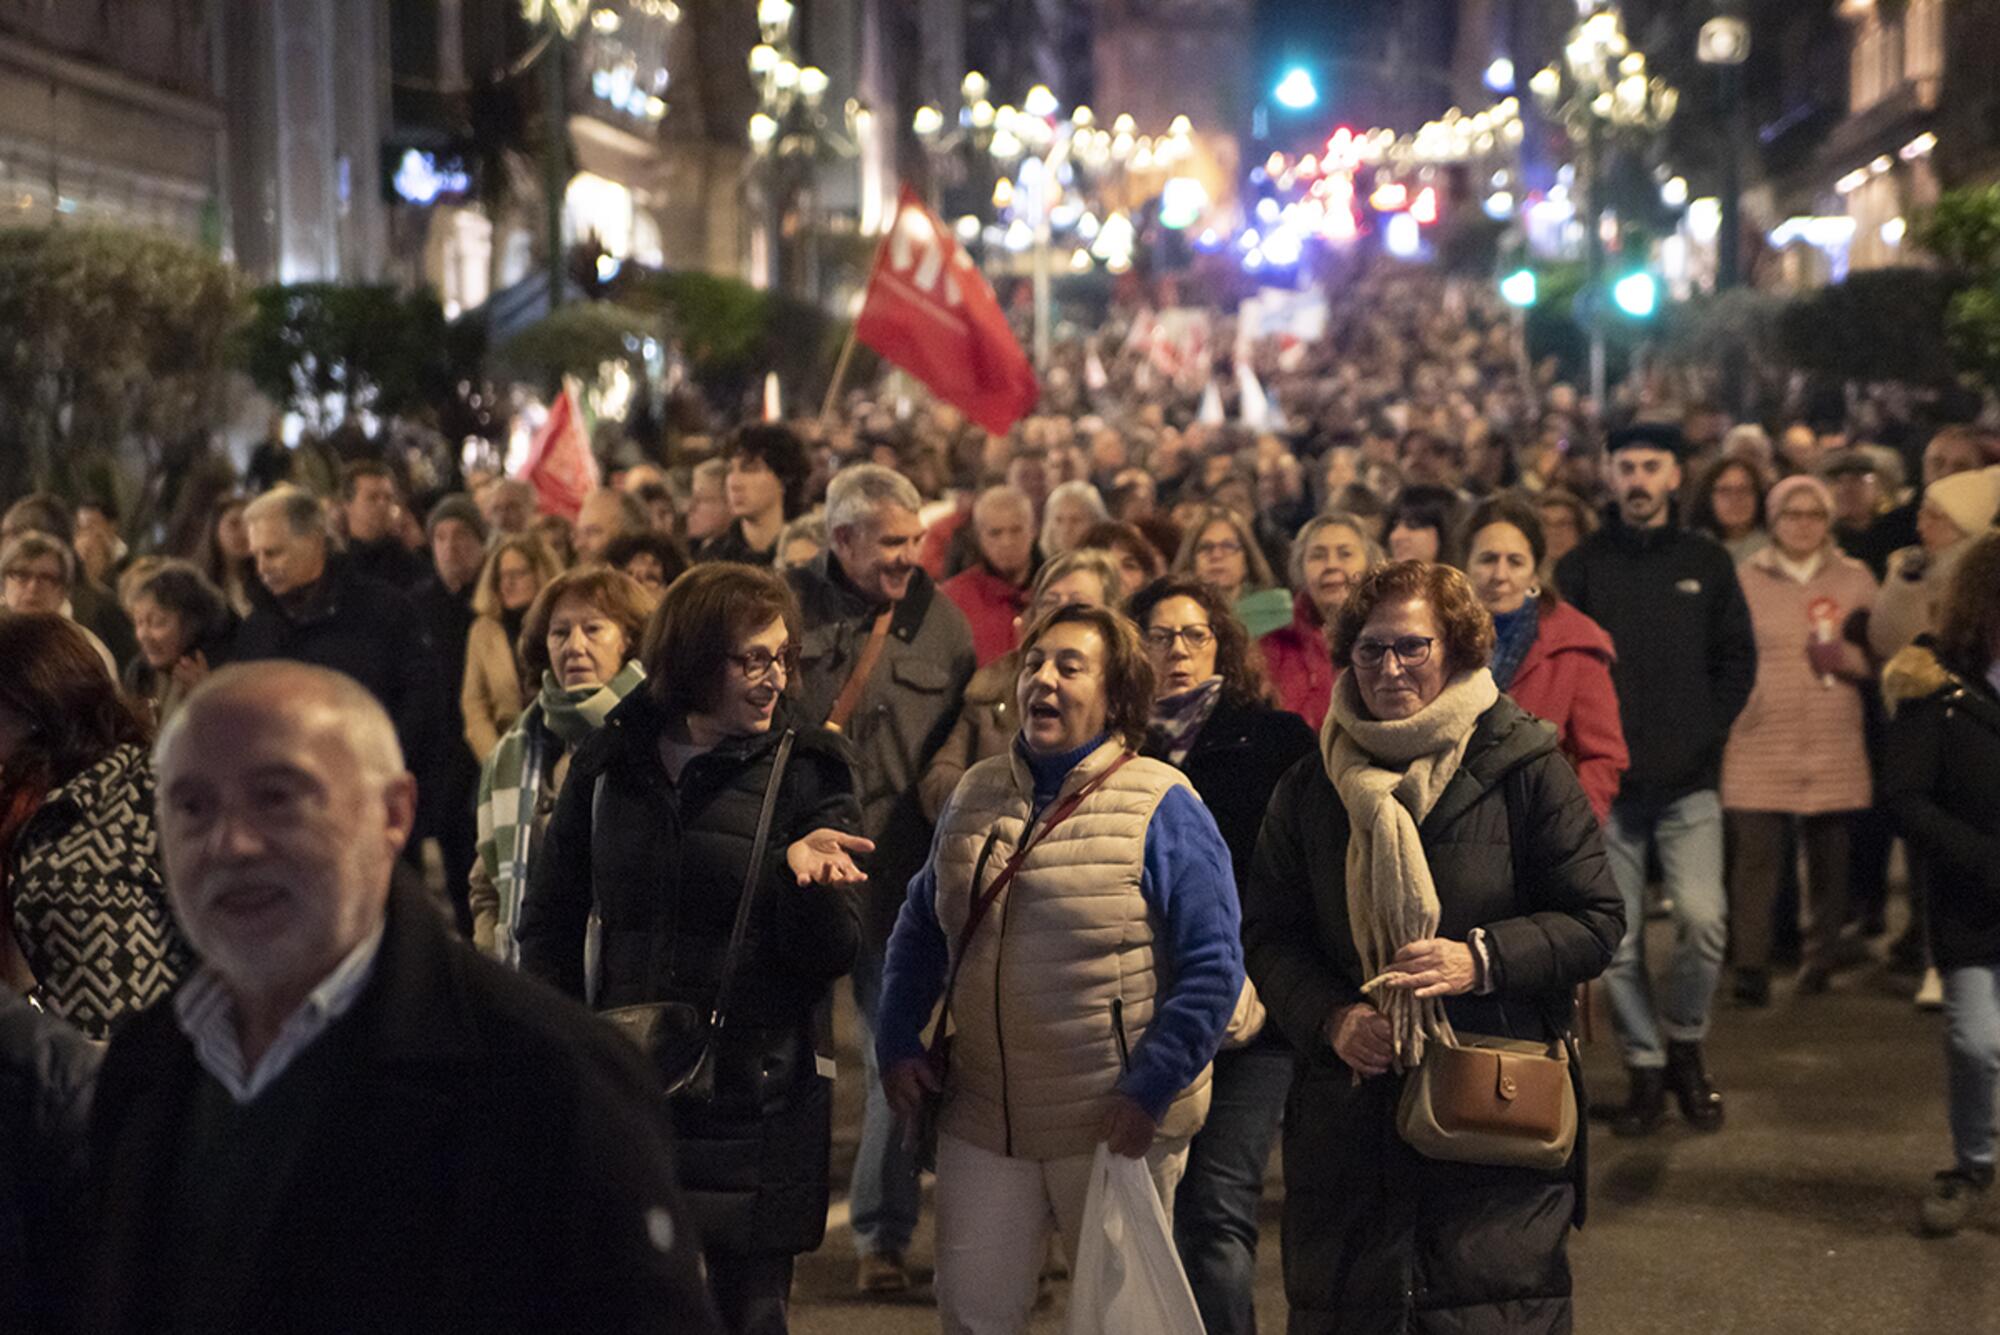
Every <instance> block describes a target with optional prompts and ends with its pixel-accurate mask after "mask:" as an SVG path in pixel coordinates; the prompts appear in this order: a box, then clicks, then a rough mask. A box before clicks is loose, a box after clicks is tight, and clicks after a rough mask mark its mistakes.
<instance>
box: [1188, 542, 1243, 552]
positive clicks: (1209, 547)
mask: <svg viewBox="0 0 2000 1335" xmlns="http://www.w3.org/2000/svg"><path fill="white" fill-rule="evenodd" d="M1194 554H1195V555H1196V556H1241V555H1242V554H1243V544H1242V543H1240V542H1230V541H1223V542H1204V543H1199V544H1197V545H1196V547H1195V549H1194Z"/></svg>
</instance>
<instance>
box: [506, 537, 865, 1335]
mask: <svg viewBox="0 0 2000 1335" xmlns="http://www.w3.org/2000/svg"><path fill="white" fill-rule="evenodd" d="M798 642H799V611H798V604H797V602H796V601H795V600H794V598H793V596H792V592H791V589H790V587H789V586H788V585H787V584H786V583H785V582H784V580H782V579H781V578H779V577H778V576H777V575H775V574H773V573H772V572H771V571H769V570H765V569H762V568H759V567H753V566H746V565H739V564H736V563H733V562H724V563H718V564H715V565H705V566H698V567H696V568H695V569H693V570H690V571H688V572H687V573H686V574H684V575H682V576H681V577H680V578H679V579H677V580H675V581H674V583H673V585H672V587H670V588H669V589H668V590H667V593H666V597H665V598H664V599H663V600H662V601H661V603H660V607H659V610H658V611H657V612H656V613H654V616H653V620H652V624H651V625H650V626H648V627H647V631H646V640H645V663H646V676H647V683H648V685H647V689H645V690H643V691H638V692H635V693H633V694H632V695H630V696H628V697H627V698H626V699H625V701H624V703H622V704H620V705H619V706H618V707H617V708H616V709H615V710H614V711H613V712H612V714H611V717H610V719H609V720H608V721H607V722H606V724H605V726H604V729H603V731H601V732H600V733H598V734H597V735H596V736H594V737H592V738H591V739H590V740H589V742H588V743H587V744H586V745H585V746H584V747H583V748H582V750H581V751H580V752H579V754H578V756H577V758H576V763H575V765H574V766H573V767H572V769H571V772H570V777H569V781H568V782H567V783H566V784H565V785H564V786H563V790H562V796H561V797H560V798H558V799H557V802H556V809H555V814H554V816H553V817H552V818H551V819H550V821H549V828H548V832H547V834H546V836H545V838H544V848H543V852H544V856H543V858H542V860H541V861H540V862H538V863H537V864H536V866H535V872H534V875H533V877H532V880H531V883H530V885H529V888H528V898H527V903H526V904H525V906H524V907H523V910H522V916H521V965H522V968H523V969H525V970H526V971H527V972H528V973H531V974H533V975H535V976H536V977H538V978H540V979H542V980H543V981H545V982H547V983H550V984H552V985H554V986H556V987H558V988H560V989H562V990H563V991H565V992H567V993H569V994H570V995H571V996H573V997H576V998H577V999H579V1000H589V1001H591V1002H592V1003H593V1004H594V1005H596V1006H597V1007H598V1008H599V1009H610V1008H613V1007H620V1006H641V1005H651V1004H655V1003H661V1002H678V1003H683V1004H685V1005H688V1006H691V1007H693V1008H694V1010H695V1012H696V1013H697V1014H701V1015H708V1014H710V1013H711V1012H713V1011H714V1010H715V1009H716V1008H717V1006H718V1005H719V1004H722V1003H721V1002H720V1001H719V1000H718V992H719V985H720V979H721V974H722V964H723V960H724V959H725V957H727V956H728V955H729V953H730V941H731V931H732V928H733V926H734V924H735V921H736V917H737V910H738V905H739V904H740V902H741V900H742V898H743V896H744V894H745V893H749V894H751V895H752V896H753V900H752V903H751V905H750V908H749V923H750V927H749V933H748V936H747V937H746V938H745V942H744V945H743V947H742V954H741V957H740V958H739V959H738V961H737V968H736V972H735V975H734V978H733V981H732V982H731V984H730V991H729V995H728V997H727V998H726V1012H727V1016H728V1023H727V1024H726V1025H725V1026H723V1027H721V1028H720V1029H718V1030H717V1031H716V1032H715V1034H714V1036H713V1037H712V1039H711V1043H712V1046H711V1048H710V1060H711V1063H712V1066H711V1069H712V1071H713V1074H714V1090H713V1093H712V1094H711V1095H709V1096H708V1097H705V1098H693V1097H689V1096H686V1095H682V1096H678V1097H675V1098H674V1099H672V1100H670V1101H669V1105H668V1106H669V1109H670V1111H671V1114H672V1117H673V1122H674V1136H675V1139H676V1140H677V1141H678V1143H679V1146H680V1153H679V1154H678V1155H677V1156H676V1158H677V1160H678V1162H679V1166H680V1181H681V1186H682V1188H683V1189H684V1191H685V1193H686V1197H687V1200H688V1202H689V1208H690V1211H691V1212H692V1216H693V1221H694V1225H695V1227H696V1228H697V1229H699V1230H700V1234H701V1239H702V1248H703V1254H704V1257H705V1259H706V1261H707V1271H708V1282H709V1288H710V1291H711V1293H712V1294H713V1296H714V1299H715V1305H716V1308H717V1310H718V1311H720V1312H721V1314H722V1319H723V1325H724V1327H725V1328H726V1329H728V1330H729V1331H731V1332H758V1333H759V1335H761V1333H762V1332H767V1331H782V1330H783V1329H784V1328H785V1312H786V1308H787V1305H788V1304H789V1302H790V1296H791V1287H792V1267H793V1262H794V1259H795V1258H796V1257H797V1256H798V1254H799V1253H801V1252H809V1251H812V1250H813V1249H814V1248H816V1247H818V1246H819V1244H820V1241H821V1239H822V1237H823V1236H824V1233H825V1230H826V1211H827V1202H828V1197H829V1190H830V1188H829V1182H830V1178H829V1169H828V1159H829V1154H830V1147H831V1145H832V1137H833V1099H832V1085H831V1084H830V1082H829V1080H828V1078H827V1077H826V1076H824V1075H822V1074H821V1071H822V1070H831V1069H832V1051H831V1048H830V1047H829V1046H827V1045H825V1044H824V1043H823V1042H822V1035H825V1034H828V1033H830V1032H831V1029H830V1027H829V1017H830V1011H829V1001H830V997H831V989H832V985H833V982H834V980H835V979H837V978H839V977H840V976H841V975H842V974H845V973H846V972H847V971H848V970H849V969H851V968H852V967H853V965H854V959H855V955H856V953H857V952H858V951H859V949H860V946H861V919H860V914H859V909H858V905H857V904H856V902H855V898H854V894H853V892H852V890H851V889H850V887H851V886H852V885H853V884H854V883H857V882H859V881H861V880H862V879H863V874H862V872H861V870H860V869H859V868H858V867H857V866H856V865H855V863H854V857H856V856H858V855H862V854H866V853H869V852H872V851H873V849H874V845H873V844H872V843H870V842H869V841H868V840H866V839H864V838H862V837H861V836H860V835H859V834H858V833H857V832H858V831H859V830H860V828H861V808H860V804H859V802H858V801H857V799H856V797H855V790H854V774H853V770H852V769H851V767H850V765H849V762H848V759H847V750H846V747H845V744H844V743H842V742H841V741H840V740H839V739H838V738H836V737H835V736H834V735H833V734H831V733H828V732H826V731H824V730H822V729H817V728H808V727H805V726H803V725H802V724H801V723H800V722H798V721H796V720H794V719H793V718H792V717H791V714H790V708H789V702H788V700H787V698H786V696H787V690H788V688H789V687H790V685H791V682H792V680H793V675H794V670H795V664H796V663H797V648H798ZM788 741H789V745H788ZM787 750H789V753H790V754H789V759H788V760H786V761H783V762H782V763H781V758H782V757H784V756H785V755H786V752H787ZM767 790H771V800H772V805H771V824H770V838H769V844H768V851H767V853H766V856H765V858H764V860H763V861H762V863H761V864H759V865H758V866H757V867H756V868H755V869H754V875H753V874H752V872H753V869H752V867H751V856H752V853H751V849H752V844H753V840H754V836H755V832H756V829H757V825H758V821H759V815H760V812H761V811H762V809H763V807H764V804H765V801H766V791H767ZM746 883H747V884H748V885H749V887H750V888H749V889H748V890H747V891H746V889H745V886H746ZM593 912H595V913H596V915H597V917H598V920H599V922H600V923H601V924H602V928H603V937H602V947H601V949H600V951H599V959H600V966H599V977H598V979H597V983H596V988H595V991H594V993H592V992H590V991H589V990H588V988H587V985H586V980H585V975H584V938H585V934H586V927H587V925H588V923H589V920H590V917H591V915H592V913H593Z"/></svg>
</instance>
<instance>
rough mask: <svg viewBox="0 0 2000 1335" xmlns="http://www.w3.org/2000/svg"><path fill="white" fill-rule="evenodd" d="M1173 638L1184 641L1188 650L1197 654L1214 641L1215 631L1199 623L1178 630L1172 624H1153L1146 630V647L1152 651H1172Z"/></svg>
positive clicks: (1168, 652) (1162, 652) (1160, 652)
mask: <svg viewBox="0 0 2000 1335" xmlns="http://www.w3.org/2000/svg"><path fill="white" fill-rule="evenodd" d="M1175 640H1183V641H1185V642H1186V643H1187V647H1188V649H1189V651H1190V652H1193V653H1197V654H1198V653H1200V652H1201V651H1202V650H1204V649H1206V648H1208V646H1209V645H1211V644H1213V643H1215V632H1214V631H1213V630H1211V629H1210V628H1209V627H1207V626H1200V625H1195V626H1182V627H1181V628H1180V629H1179V630H1175V629H1174V628H1173V627H1172V626H1155V627H1154V628H1153V629H1151V630H1149V631H1147V632H1146V647H1147V648H1148V649H1151V650H1152V651H1153V652H1154V653H1158V654H1170V653H1172V652H1173V651H1174V641H1175Z"/></svg>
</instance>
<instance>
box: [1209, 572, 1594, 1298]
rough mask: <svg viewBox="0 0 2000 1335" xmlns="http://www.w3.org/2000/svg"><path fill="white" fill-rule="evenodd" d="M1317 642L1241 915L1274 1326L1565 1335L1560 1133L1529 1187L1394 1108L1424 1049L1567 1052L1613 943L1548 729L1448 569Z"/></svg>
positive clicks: (1374, 599)
mask: <svg viewBox="0 0 2000 1335" xmlns="http://www.w3.org/2000/svg"><path fill="white" fill-rule="evenodd" d="M1332 646H1333V661H1334V663H1335V664H1336V665H1337V666H1338V667H1340V668H1341V669H1342V675H1341V678H1340V681H1339V683H1338V684H1337V685H1336V686H1335V687H1334V695H1333V706H1332V711H1331V713H1330V714H1329V715H1328V718H1327V724H1326V729H1325V731H1324V732H1323V733H1322V735H1321V740H1320V754H1319V756H1318V757H1317V758H1315V759H1314V760H1310V761H1307V762H1305V763H1302V764H1299V765H1295V766H1293V767H1292V769H1291V770H1290V771H1289V772H1287V773H1286V775H1285V777H1284V778H1283V779H1282V780H1280V781H1279V783H1278V788H1277V792H1276V793H1275V794H1274V795H1273V797H1272V799H1271V806H1270V811H1269V812H1268V814H1267V815H1266V816H1265V819H1264V827H1263V831H1262V833H1261V834H1260V836H1259V837H1258V841H1257V856H1256V861H1255V863H1254V865H1253V867H1252V869H1251V873H1250V883H1249V885H1248V886H1247V887H1246V889H1245V891H1244V896H1243V941H1244V949H1245V956H1246V959H1247V961H1248V964H1249V970H1250V977H1251V980H1252V981H1253V982H1254V983H1255V984H1256V985H1257V991H1258V993H1259V995H1260V996H1261V997H1262V998H1263V1000H1264V1003H1265V1005H1266V1006H1267V1007H1268V1008H1269V1014H1270V1022H1271V1023H1274V1024H1276V1025H1277V1026H1278V1028H1279V1029H1280V1030H1282V1031H1283V1033H1284V1035H1285V1037H1286V1038H1287V1039H1288V1040H1289V1041H1290V1043H1291V1044H1292V1047H1293V1049H1294V1050H1295V1051H1296V1052H1297V1053H1298V1054H1299V1069H1298V1073H1297V1075H1296V1077H1295V1079H1294V1082H1293V1086H1292V1091H1291V1096H1290V1100H1289V1102H1288V1103H1287V1105H1286V1113H1285V1128H1284V1146H1285V1150H1284V1162H1285V1219H1284V1231H1285V1293H1286V1297H1287V1298H1288V1299H1289V1301H1290V1307H1291V1320H1292V1328H1293V1329H1294V1330H1311V1331H1333V1330H1403V1331H1439V1332H1442V1331H1463V1330H1479V1331H1548V1332H1556V1331H1567V1330H1568V1329H1569V1328H1570V1325H1571V1313H1570V1272H1569V1262H1568V1259H1567V1255H1566V1241H1567V1238H1566V1235H1567V1232H1568V1229H1569V1226H1570V1221H1571V1219H1572V1218H1581V1204H1580V1202H1581V1196H1582V1191H1583V1186H1584V1182H1585V1181H1586V1176H1585V1167H1584V1146H1583V1134H1584V1132H1583V1128H1582V1127H1581V1126H1579V1127H1578V1128H1577V1133H1576V1134H1577V1140H1576V1145H1575V1148H1574V1150H1573V1151H1572V1152H1571V1153H1570V1156H1569V1159H1568V1162H1567V1163H1566V1164H1565V1165H1564V1167H1563V1168H1561V1169H1560V1170H1557V1171H1554V1172H1544V1171H1541V1170H1539V1169H1535V1168H1526V1167H1502V1166H1498V1165H1495V1164H1490V1163H1484V1164H1471V1163H1457V1162H1447V1161H1445V1160H1442V1159H1433V1158H1429V1157H1426V1156H1425V1155H1423V1154H1422V1153H1420V1152H1419V1151H1418V1150H1417V1149H1416V1148H1415V1147H1413V1146H1412V1145H1411V1144H1409V1143H1408V1142H1406V1141H1404V1140H1403V1139H1402V1138H1401V1136H1400V1135H1399V1134H1398V1126H1399V1119H1398V1115H1397V1111H1398V1105H1399V1101H1400V1099H1401V1096H1402V1093H1403V1087H1404V1084H1405V1082H1406V1081H1407V1080H1409V1079H1410V1078H1411V1075H1412V1073H1413V1072H1414V1071H1416V1070H1417V1069H1418V1068H1419V1067H1420V1066H1421V1065H1422V1064H1423V1062H1424V1054H1425V1052H1426V1051H1427V1050H1428V1049H1430V1048H1432V1047H1434V1046H1436V1045H1439V1044H1442V1045H1445V1046H1447V1047H1449V1046H1452V1045H1455V1044H1457V1043H1458V1041H1459V1039H1460V1037H1461V1036H1462V1035H1470V1034H1478V1035H1489V1036H1495V1037H1500V1038H1509V1039H1516V1040H1526V1041H1530V1042H1534V1043H1538V1044H1546V1043H1552V1042H1554V1041H1556V1040H1558V1039H1559V1038H1560V1037H1561V1036H1562V1035H1563V1034H1564V1033H1565V1032H1566V1031H1567V1029H1568V1026H1569V1017H1570V1010H1571V1004H1572V1003H1571V997H1572V994H1573V993H1574V991H1575V989H1576V985H1577V984H1578V983H1581V982H1584V981H1587V980H1588V979H1591V978H1594V977H1596V976H1597V975H1598V974H1599V973H1601V972H1603V970H1604V968H1605V966H1606V965H1607V964H1609V963H1610V962H1611V956H1612V953H1613V951H1614V950H1616V948H1617V945H1618V941H1619V938H1620V937H1621V936H1622V935H1623V931H1624V904H1623V900H1622V899H1621V898H1620V897H1619V894H1618V887H1617V884H1616V883H1615V882H1614V881H1613V880H1612V878H1611V868H1610V865H1609V863H1608V862H1607V861H1606V859H1605V855H1604V846H1603V843H1602V840H1601V838H1600V836H1599V834H1598V826H1597V819H1596V817H1595V816H1594V815H1593V814H1592V813H1591V809H1590V801H1589V799H1588V798H1587V797H1586V796H1585V795H1584V791H1583V787H1582V785H1581V784H1579V783H1578V782H1577V779H1576V775H1575V773H1574V772H1573V771H1572V770H1571V769H1570V766H1569V762H1568V761H1566V760H1565V759H1563V757H1562V754H1561V752H1560V751H1559V749H1558V746H1557V738H1556V731H1555V729H1554V728H1552V727H1550V726H1549V725H1548V724H1546V723H1543V722H1541V721H1539V720H1537V719H1534V718H1532V717H1530V716H1529V715H1528V714H1527V713H1526V712H1525V711H1523V710H1522V709H1521V707H1520V706H1519V705H1516V704H1515V703H1514V702H1513V701H1512V700H1510V699H1509V698H1507V697H1506V696H1504V695H1502V694H1501V693H1500V691H1499V689H1498V688H1497V687H1496V686H1495V685H1494V684H1493V674H1492V673H1491V672H1489V671H1488V670H1487V667H1486V663H1487V659H1488V658H1489V656H1490V655H1491V653H1492V649H1493V623H1492V620H1491V618H1490V617H1489V616H1488V615H1487V613H1486V610H1485V609H1484V608H1483V607H1481V606H1480V604H1479V601H1478V599H1477V598H1476V597H1475V596H1474V594H1473V591H1472V588H1471V586H1470V585H1469V584H1468V583H1467V582H1466V579H1465V577H1464V576H1463V575H1461V574H1460V573H1459V572H1458V571H1456V570H1453V569H1451V568H1450V567H1448V566H1441V565H1433V564H1429V563H1427V562H1422V561H1398V562H1395V563H1392V564H1390V565H1386V566H1383V567H1381V568H1379V569H1377V570H1375V571H1372V572H1370V573H1369V574H1368V575H1367V577H1365V578H1364V579H1363V580H1362V581H1361V584H1360V586H1359V587H1358V588H1357V589H1356V590H1355V591H1354V593H1353V595H1352V596H1351V597H1349V598H1348V600H1347V602H1346V603H1345V604H1344V605H1343V606H1342V607H1341V609H1340V612H1339V614H1338V615H1337V616H1336V617H1335V619H1334V624H1333V633H1332ZM1570 1074H1571V1078H1572V1080H1576V1081H1579V1082H1580V1072H1579V1071H1578V1067H1577V1064H1576V1063H1575V1062H1574V1061H1572V1062H1571V1064H1570ZM1575 1106H1576V1107H1577V1108H1582V1107H1584V1106H1586V1103H1585V1100H1584V1097H1583V1092H1582V1090H1581V1088H1580V1084H1579V1086H1578V1087H1576V1089H1575Z"/></svg>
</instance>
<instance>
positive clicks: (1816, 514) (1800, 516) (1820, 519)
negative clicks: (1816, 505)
mask: <svg viewBox="0 0 2000 1335" xmlns="http://www.w3.org/2000/svg"><path fill="white" fill-rule="evenodd" d="M1778 518H1780V519H1797V520H1804V521H1808V522H1810V523H1815V524H1824V523H1825V522H1826V521H1827V513H1826V511H1824V510H1780V511H1778Z"/></svg>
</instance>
